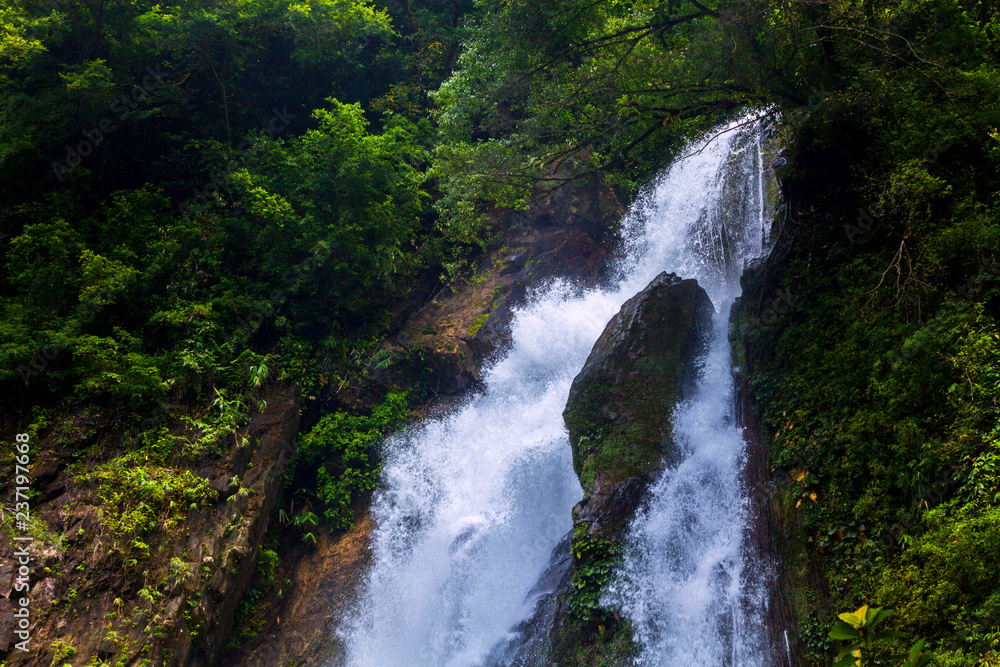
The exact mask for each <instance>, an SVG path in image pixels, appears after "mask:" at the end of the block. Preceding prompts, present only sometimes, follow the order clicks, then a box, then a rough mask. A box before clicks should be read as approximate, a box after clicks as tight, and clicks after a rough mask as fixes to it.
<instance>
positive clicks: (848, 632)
mask: <svg viewBox="0 0 1000 667" xmlns="http://www.w3.org/2000/svg"><path fill="white" fill-rule="evenodd" d="M894 613H895V612H893V611H891V610H888V609H883V608H882V607H869V606H868V605H862V606H861V607H860V608H859V609H858V610H857V611H854V612H844V613H842V614H839V615H838V618H839V619H840V621H839V622H837V623H836V624H835V625H834V626H833V628H832V629H831V630H830V635H829V636H830V639H834V640H843V641H846V642H847V643H846V645H845V646H844V648H843V649H842V650H841V651H840V653H839V654H837V660H836V661H834V663H833V664H834V667H854V666H855V665H857V666H858V667H863V666H864V665H877V664H882V663H883V660H882V659H880V656H881V655H884V653H885V649H884V648H883V647H884V644H885V643H886V642H887V641H888V640H891V639H896V638H901V637H905V636H906V635H903V634H901V633H899V632H893V631H887V630H876V627H878V626H879V625H880V624H881V623H882V621H884V620H886V619H887V618H889V617H891V616H892V615H893V614H894ZM925 643H926V640H924V639H920V640H918V641H917V642H916V643H915V644H914V645H913V648H911V649H910V651H909V654H908V655H907V656H906V657H905V658H904V659H903V663H902V664H903V667H925V666H926V665H929V664H931V663H932V661H933V660H934V654H933V653H928V652H925V651H924V650H923V648H924V644H925Z"/></svg>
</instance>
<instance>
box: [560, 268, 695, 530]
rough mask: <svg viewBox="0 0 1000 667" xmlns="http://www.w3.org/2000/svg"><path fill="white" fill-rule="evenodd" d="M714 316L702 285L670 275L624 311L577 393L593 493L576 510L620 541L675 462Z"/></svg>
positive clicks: (576, 439) (571, 417) (582, 470)
mask: <svg viewBox="0 0 1000 667" xmlns="http://www.w3.org/2000/svg"><path fill="white" fill-rule="evenodd" d="M713 313H714V308H713V306H712V302H711V301H710V300H709V298H708V295H707V294H706V293H705V290H704V289H702V288H701V287H700V286H699V285H698V283H697V281H695V280H682V279H680V278H679V277H677V276H675V275H673V274H667V273H661V274H660V275H659V276H657V277H656V278H655V279H653V281H652V282H651V283H650V284H649V285H648V286H647V287H646V288H645V289H644V290H642V291H641V292H639V294H637V295H635V296H634V297H632V298H631V299H629V300H628V301H627V302H625V305H624V306H622V309H621V311H619V313H618V314H617V315H615V316H614V317H613V318H612V319H611V321H610V322H609V323H608V325H607V327H606V328H605V329H604V333H602V334H601V337H600V338H599V339H598V340H597V343H596V344H595V345H594V349H593V350H592V351H591V353H590V356H589V357H588V358H587V362H586V364H585V365H584V367H583V370H582V371H580V373H579V375H577V376H576V379H575V380H573V386H572V388H571V389H570V394H569V400H568V401H567V403H566V409H565V411H564V412H563V416H564V418H565V420H566V427H567V429H568V430H569V437H570V444H571V445H572V447H573V467H574V469H575V470H576V473H577V475H579V477H580V482H581V484H582V485H583V488H584V490H585V492H586V497H585V498H584V500H583V501H581V502H580V503H579V504H578V505H577V506H576V508H574V510H573V513H574V517H575V519H576V523H577V524H579V523H582V522H587V523H589V524H590V527H589V530H588V533H589V534H591V535H601V536H605V537H613V536H614V534H615V533H617V531H618V529H619V527H620V526H622V525H623V524H624V523H626V522H627V521H628V519H630V518H631V517H632V516H633V514H634V513H635V509H636V507H637V506H638V504H639V502H640V501H641V499H642V495H643V493H644V492H645V489H646V487H647V486H648V484H649V481H650V480H651V477H652V474H653V473H654V472H655V471H656V470H657V469H658V468H659V467H660V466H661V464H662V463H663V461H664V460H665V459H666V458H669V456H670V451H669V443H670V439H671V435H672V431H671V421H670V420H671V416H672V414H673V409H674V406H675V405H676V404H677V402H678V401H679V400H680V399H682V398H684V397H686V396H687V395H689V394H690V392H691V391H692V390H693V388H694V381H695V370H694V366H693V363H692V362H693V361H694V360H695V359H696V358H697V357H698V356H699V354H700V353H701V352H703V350H704V346H705V344H706V343H705V341H706V335H707V333H708V331H709V329H710V327H711V319H712V315H713Z"/></svg>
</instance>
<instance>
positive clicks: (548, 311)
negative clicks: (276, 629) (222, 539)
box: [340, 119, 767, 667]
mask: <svg viewBox="0 0 1000 667" xmlns="http://www.w3.org/2000/svg"><path fill="white" fill-rule="evenodd" d="M746 121H747V119H743V122H746ZM721 129H722V128H720V129H717V130H716V131H714V132H712V133H709V134H707V135H706V136H705V137H704V138H703V139H702V140H700V141H698V142H695V143H694V144H693V145H692V146H691V147H690V148H689V149H688V150H687V151H686V153H687V155H686V156H685V157H683V158H681V159H679V160H678V161H676V162H675V163H674V164H673V165H672V166H671V167H670V168H669V169H668V170H666V172H665V173H664V174H663V175H662V176H661V177H660V179H659V181H658V182H657V183H656V184H655V185H654V186H653V187H652V188H650V189H649V191H648V193H647V195H646V196H645V197H643V198H642V199H641V200H640V201H639V202H638V203H637V204H636V205H635V206H633V208H632V211H631V212H630V213H629V215H628V216H627V217H626V219H625V221H624V223H623V224H624V233H625V237H626V252H625V257H624V259H623V260H622V262H621V265H620V266H619V267H618V273H617V275H618V277H617V279H616V280H615V281H614V283H615V284H614V285H612V286H610V287H605V288H603V289H593V290H586V291H583V290H580V289H578V288H575V287H574V286H572V285H568V284H566V283H558V282H557V283H555V284H554V285H551V286H549V287H548V288H547V289H546V290H545V291H544V292H541V293H538V294H535V295H534V296H533V298H532V299H531V300H530V302H529V304H528V305H526V306H524V307H523V308H521V309H520V310H519V311H518V312H517V313H516V314H515V316H514V319H513V323H512V332H511V333H512V341H513V343H512V346H511V349H510V352H509V353H508V354H507V355H506V357H504V358H503V359H501V360H499V361H497V362H496V363H494V364H493V365H492V367H490V368H489V369H487V370H486V371H485V372H484V375H483V377H484V384H485V389H484V391H483V392H481V393H478V394H476V395H474V396H471V397H469V398H468V399H466V401H465V402H464V403H463V404H462V405H461V406H459V407H458V408H456V409H454V410H452V411H451V412H450V413H449V414H448V415H446V416H443V417H440V418H437V419H432V420H429V421H427V422H425V423H423V424H421V425H419V426H417V427H415V428H412V429H410V430H409V431H406V432H404V433H401V434H399V435H397V436H395V437H394V438H392V439H391V440H390V441H389V442H388V443H387V450H386V465H385V470H384V473H383V488H382V490H381V491H380V492H379V493H378V495H377V496H376V499H375V502H374V509H373V512H374V515H375V518H376V521H377V526H378V527H377V529H376V530H375V533H374V535H373V543H372V545H373V546H372V549H373V560H372V566H371V569H370V572H369V573H368V575H367V580H366V582H365V587H364V590H363V592H362V593H361V595H360V597H359V599H358V601H357V602H356V604H355V606H354V609H353V612H352V614H351V615H350V617H349V618H348V619H347V620H346V621H345V623H344V624H343V625H342V627H341V629H340V633H341V636H342V638H343V640H344V644H345V646H346V653H347V663H348V664H350V665H356V666H359V667H376V666H378V667H395V666H403V665H406V666H411V665H428V666H433V667H438V666H441V667H443V666H460V665H481V664H486V663H487V662H489V660H490V658H488V656H490V655H491V649H493V648H494V647H495V646H496V645H497V644H499V643H502V642H504V641H508V640H510V638H511V634H512V632H513V630H512V628H515V627H516V626H517V625H518V624H519V623H520V622H522V621H523V620H525V619H526V618H528V617H529V616H530V615H531V613H532V611H533V610H534V608H535V605H536V602H537V600H538V597H539V596H542V595H545V594H546V593H547V592H548V591H546V590H545V589H544V587H542V588H539V587H536V582H538V580H539V577H540V576H541V575H542V574H543V572H545V570H546V568H547V566H548V565H549V562H550V558H551V556H552V552H553V548H554V547H555V546H556V545H557V544H558V543H559V541H560V540H561V539H562V538H563V537H564V536H565V535H566V533H567V532H569V531H570V530H571V528H572V519H571V509H572V507H573V505H574V504H575V503H576V502H578V501H579V500H580V498H581V497H582V495H583V492H582V489H581V488H580V485H579V482H578V481H577V478H576V475H575V474H574V472H573V467H572V460H571V453H570V447H569V441H568V437H567V435H566V430H565V427H564V425H563V420H562V410H563V408H564V407H565V403H566V397H567V395H568V393H569V388H570V384H571V383H572V381H573V378H574V377H575V375H576V374H577V373H578V372H579V371H580V368H582V366H583V364H584V361H585V360H586V358H587V356H588V354H589V353H590V350H591V347H592V346H593V344H594V342H595V341H596V340H597V337H598V336H599V335H600V333H601V331H602V330H603V329H604V326H605V325H606V324H607V322H608V321H609V320H610V319H611V317H612V316H613V315H614V314H615V313H616V312H617V311H618V309H619V308H620V307H621V305H622V304H623V303H624V302H625V300H627V299H628V298H630V297H631V296H633V295H634V294H635V293H637V292H638V291H639V290H641V289H643V288H644V287H645V286H646V285H647V284H648V283H649V281H650V280H652V278H653V277H655V276H656V275H657V274H659V273H660V272H661V271H670V272H674V273H677V274H678V275H680V276H682V277H684V278H696V279H697V280H698V282H699V284H701V285H702V286H703V287H704V288H705V289H706V291H707V292H708V294H709V296H710V297H711V299H712V302H713V303H714V304H715V306H716V309H717V310H718V314H717V316H716V317H715V326H714V330H713V334H712V341H711V346H710V352H709V353H708V354H707V356H706V358H705V359H704V360H703V361H702V362H701V364H702V373H701V378H700V380H699V386H698V389H697V391H696V395H695V397H694V398H693V399H692V400H691V401H690V402H688V403H685V404H682V405H681V406H679V408H678V409H677V411H676V414H675V434H676V438H677V446H678V447H679V448H680V450H681V451H682V452H683V453H684V455H683V456H682V457H680V459H681V460H680V463H679V464H678V465H676V466H675V467H673V468H671V469H670V470H667V471H665V472H664V473H663V474H662V475H661V476H660V478H659V479H658V480H657V482H656V483H655V484H654V486H653V488H652V490H651V498H650V502H649V505H648V507H647V508H646V509H645V511H644V512H643V513H641V514H640V516H638V517H636V519H635V521H634V522H633V524H632V526H631V528H630V537H629V546H628V549H627V550H626V552H627V553H626V559H625V562H624V564H623V565H622V567H621V568H620V569H619V571H618V572H617V573H616V574H615V576H614V578H613V582H612V585H611V587H610V591H609V594H608V596H607V599H606V600H605V601H604V602H605V604H607V605H610V606H614V607H616V608H618V609H619V610H620V611H621V612H622V613H623V614H624V615H626V616H627V617H628V618H630V619H631V620H632V622H633V626H634V628H635V631H636V639H637V643H638V644H639V645H640V647H641V649H642V654H641V656H640V658H639V659H638V660H639V662H640V663H641V664H648V665H675V666H684V665H703V666H714V665H720V666H721V665H727V666H728V665H733V666H736V665H748V666H749V665H757V666H760V665H765V664H767V662H766V660H764V658H763V657H762V653H761V650H762V649H761V648H760V644H761V642H759V641H757V640H754V639H753V637H755V636H756V635H759V634H762V633H761V631H758V630H756V628H757V627H758V626H759V625H760V624H759V623H756V624H755V623H754V621H753V619H752V617H751V610H752V609H754V608H755V607H756V606H757V605H759V604H760V600H759V599H758V598H759V595H758V593H757V591H755V590H754V588H755V587H754V586H753V585H752V584H751V583H750V582H749V581H748V576H747V575H748V572H749V568H747V566H746V564H745V563H744V560H745V556H744V554H743V551H742V549H741V545H742V543H743V531H744V515H745V500H744V493H743V491H742V488H741V483H740V466H741V462H742V452H743V442H742V438H741V434H740V431H739V429H738V428H737V427H736V426H735V425H734V423H733V413H734V404H733V381H732V374H731V368H730V360H729V344H728V341H727V338H726V331H727V322H728V314H729V307H730V305H731V304H732V302H733V299H734V298H735V297H736V296H737V295H738V293H739V274H740V272H741V271H742V268H743V265H744V262H745V261H746V260H748V259H752V258H754V257H757V256H759V255H760V254H761V253H762V252H763V245H764V243H763V241H764V214H763V201H764V194H763V187H764V183H763V180H762V176H761V174H762V173H763V171H762V165H761V162H762V153H761V151H760V140H759V136H758V135H759V132H758V128H757V127H756V123H750V124H748V125H747V126H746V127H741V126H740V125H739V122H734V123H732V124H731V125H730V126H728V128H725V129H728V130H730V131H727V132H721V133H720V130H721ZM494 655H495V654H494Z"/></svg>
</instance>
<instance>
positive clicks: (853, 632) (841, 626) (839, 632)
mask: <svg viewBox="0 0 1000 667" xmlns="http://www.w3.org/2000/svg"><path fill="white" fill-rule="evenodd" d="M848 615H849V614H841V616H848ZM828 636H829V637H830V639H861V633H860V632H858V630H857V629H856V628H852V627H851V626H850V625H848V624H847V623H837V624H836V625H835V626H833V629H831V630H830V634H829V635H828Z"/></svg>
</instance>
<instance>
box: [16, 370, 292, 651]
mask: <svg viewBox="0 0 1000 667" xmlns="http://www.w3.org/2000/svg"><path fill="white" fill-rule="evenodd" d="M261 399H262V402H260V403H258V404H257V406H256V408H255V409H254V410H253V411H252V415H251V416H250V417H249V420H248V423H246V424H245V425H243V426H240V427H238V428H237V429H236V430H235V431H232V432H229V433H227V434H225V435H224V436H220V441H219V442H217V443H212V444H213V446H217V447H218V448H219V449H218V453H217V454H216V455H215V456H209V457H208V458H207V459H205V458H202V459H201V460H202V462H203V463H202V464H201V465H199V466H198V467H195V468H185V467H184V465H183V463H182V462H180V461H171V463H172V465H170V466H169V467H168V466H167V465H166V462H164V461H156V454H155V452H154V451H152V450H150V449H146V450H145V451H143V452H142V453H141V454H139V455H137V456H134V457H132V458H131V459H128V460H127V461H125V460H122V459H120V458H119V459H116V458H115V455H116V454H117V453H118V447H119V446H120V442H121V438H122V437H123V434H122V430H121V428H120V425H119V424H116V423H115V422H113V421H112V420H111V419H110V418H109V417H106V416H104V415H101V414H93V413H90V412H86V411H83V412H79V413H77V414H76V415H75V416H74V417H72V418H70V419H67V420H66V421H64V422H61V423H59V424H55V425H54V426H53V427H52V428H50V429H49V431H48V433H47V434H46V435H45V436H44V437H43V438H42V439H40V440H38V442H37V444H35V445H34V447H35V449H34V460H35V465H34V466H33V468H32V472H33V488H34V489H35V490H36V491H37V495H35V496H34V498H33V500H32V506H33V512H32V516H33V519H32V524H31V533H32V536H33V537H34V541H33V542H32V546H31V559H32V563H31V568H32V574H31V592H30V598H31V611H32V619H31V620H32V625H31V640H30V643H29V648H30V650H29V651H28V652H22V651H19V650H13V646H12V642H13V641H17V639H16V638H15V637H14V636H13V634H12V631H13V628H12V627H11V624H10V619H11V614H10V610H11V598H12V597H13V593H12V587H11V585H12V576H13V572H14V569H15V563H14V561H13V560H12V559H9V558H6V555H7V554H10V553H12V551H13V550H12V548H11V538H12V533H11V531H10V530H9V529H7V530H4V531H3V533H2V536H0V552H2V553H3V554H4V556H5V557H4V558H3V559H2V560H0V624H2V625H0V657H4V656H5V658H4V659H5V660H6V662H5V664H6V665H8V666H9V667H22V666H23V667H28V666H31V667H50V666H51V665H57V666H59V667H61V666H62V665H66V664H69V665H72V666H73V667H76V666H78V665H105V664H108V665H111V664H113V665H121V666H128V667H133V666H134V667H138V666H140V665H143V666H149V667H152V666H157V667H159V666H162V667H208V666H209V665H215V664H217V663H218V660H219V658H220V656H221V653H222V650H223V647H224V646H225V645H226V640H227V638H228V637H229V634H230V632H231V630H232V625H233V620H234V617H235V614H236V609H237V604H238V603H239V601H240V597H241V596H242V594H243V592H244V590H246V588H247V585H248V584H249V582H250V578H251V576H252V575H253V572H254V568H255V565H256V560H257V555H258V552H259V550H260V546H261V542H262V540H263V538H264V534H265V532H266V531H267V526H268V523H269V521H270V520H271V517H272V514H273V512H274V503H275V499H276V498H277V496H278V491H279V488H280V485H281V476H282V473H283V471H284V469H285V467H286V465H287V463H288V461H289V460H290V456H291V453H292V446H293V443H294V441H295V437H296V435H297V433H298V427H299V397H298V392H297V390H295V389H294V388H284V389H273V390H271V391H269V392H267V393H266V394H265V395H264V396H262V397H261ZM261 408H262V409H261ZM170 423H171V428H173V427H176V426H177V424H176V423H175V422H170ZM163 435H164V437H170V429H167V428H166V427H165V433H164V434H163ZM177 435H178V436H179V434H177ZM5 528H6V525H5Z"/></svg>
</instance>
